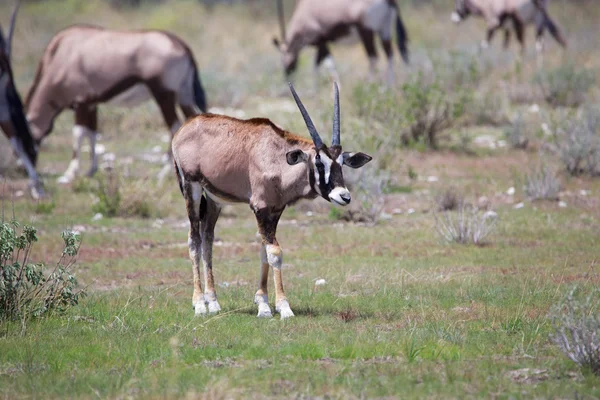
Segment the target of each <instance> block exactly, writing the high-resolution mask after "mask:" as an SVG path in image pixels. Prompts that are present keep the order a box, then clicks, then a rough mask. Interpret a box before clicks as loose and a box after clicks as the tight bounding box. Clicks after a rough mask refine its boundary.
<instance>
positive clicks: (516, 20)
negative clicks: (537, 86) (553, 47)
mask: <svg viewBox="0 0 600 400" xmlns="http://www.w3.org/2000/svg"><path fill="white" fill-rule="evenodd" d="M468 15H475V16H480V17H483V18H484V19H485V21H486V23H487V26H488V29H487V36H486V39H485V41H484V42H483V43H482V47H487V46H488V44H489V42H490V40H491V39H492V37H493V36H494V33H495V32H496V31H497V30H498V29H499V28H501V27H503V26H504V27H505V39H504V45H505V47H507V46H508V44H509V41H510V28H509V27H508V26H505V24H507V23H512V26H513V28H514V30H515V34H516V36H517V40H518V41H519V43H520V44H521V51H523V50H524V48H525V27H526V25H530V24H533V25H535V27H536V31H537V50H538V51H541V50H542V37H543V34H544V32H545V30H546V29H548V30H549V31H550V33H551V34H552V36H553V37H554V38H555V39H556V41H557V42H558V43H559V44H560V45H561V46H563V47H564V46H566V41H565V39H564V38H563V36H562V34H561V32H560V30H559V29H558V27H557V26H556V24H555V23H554V22H553V21H552V19H550V17H549V15H548V10H547V0H456V9H455V12H454V13H453V15H452V19H453V21H455V22H460V21H461V20H462V19H464V18H466V17H467V16H468Z"/></svg>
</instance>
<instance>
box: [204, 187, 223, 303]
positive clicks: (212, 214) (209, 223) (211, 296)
mask: <svg viewBox="0 0 600 400" xmlns="http://www.w3.org/2000/svg"><path fill="white" fill-rule="evenodd" d="M203 201H205V202H206V213H205V214H204V216H203V217H202V265H203V266H204V302H205V303H206V304H207V305H208V312H209V313H216V312H219V311H221V306H220V305H219V302H218V301H217V293H216V291H215V280H214V278H213V268H212V248H213V241H214V239H215V225H216V223H217V219H219V214H220V213H221V207H220V206H219V204H217V203H216V202H215V201H214V200H211V199H210V198H209V197H203Z"/></svg>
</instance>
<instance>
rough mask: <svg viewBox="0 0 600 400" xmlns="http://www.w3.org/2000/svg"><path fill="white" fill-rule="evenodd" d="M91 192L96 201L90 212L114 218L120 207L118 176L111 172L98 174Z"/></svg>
mask: <svg viewBox="0 0 600 400" xmlns="http://www.w3.org/2000/svg"><path fill="white" fill-rule="evenodd" d="M93 192H94V194H95V195H96V196H97V198H98V201H97V202H96V203H94V205H92V210H93V211H94V212H97V213H101V214H102V215H104V216H106V217H116V216H117V214H118V213H119V208H120V206H121V192H120V188H119V176H118V174H117V173H115V172H114V171H113V170H109V171H108V172H106V173H102V174H98V179H97V183H96V185H95V187H94V188H93Z"/></svg>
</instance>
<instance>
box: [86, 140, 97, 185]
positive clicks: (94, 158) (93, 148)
mask: <svg viewBox="0 0 600 400" xmlns="http://www.w3.org/2000/svg"><path fill="white" fill-rule="evenodd" d="M97 135H98V132H92V131H90V132H89V135H88V137H89V139H90V160H91V162H92V165H91V166H90V170H89V171H88V173H87V175H88V176H92V175H94V174H95V173H96V171H98V155H97V154H96V139H97Z"/></svg>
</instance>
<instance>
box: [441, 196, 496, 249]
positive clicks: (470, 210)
mask: <svg viewBox="0 0 600 400" xmlns="http://www.w3.org/2000/svg"><path fill="white" fill-rule="evenodd" d="M434 218H435V229H436V231H437V232H438V233H439V235H440V236H441V237H442V239H444V240H445V241H447V242H450V243H461V244H470V243H472V244H482V243H483V241H484V239H485V238H486V237H487V236H488V235H489V234H490V233H492V231H493V230H494V228H495V226H496V221H497V217H496V213H494V212H493V211H486V212H482V211H479V210H478V209H477V208H475V207H473V206H470V205H466V204H462V205H461V206H460V207H458V210H457V211H456V212H451V211H445V212H443V213H442V214H441V216H440V215H439V214H437V213H434Z"/></svg>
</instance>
